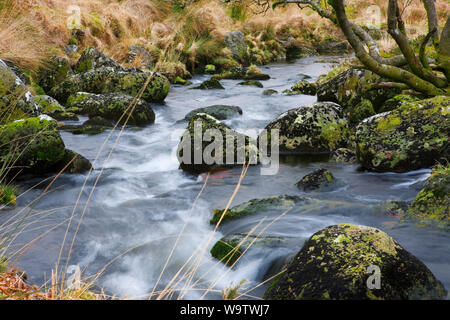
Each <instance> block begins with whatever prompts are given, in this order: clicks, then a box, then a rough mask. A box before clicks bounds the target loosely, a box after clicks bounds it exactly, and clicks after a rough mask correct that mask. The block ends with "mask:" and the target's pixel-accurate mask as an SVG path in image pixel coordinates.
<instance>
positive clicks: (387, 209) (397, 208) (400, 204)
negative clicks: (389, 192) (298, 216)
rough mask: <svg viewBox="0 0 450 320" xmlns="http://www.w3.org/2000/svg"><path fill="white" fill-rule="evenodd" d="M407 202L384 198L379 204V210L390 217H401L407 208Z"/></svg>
mask: <svg viewBox="0 0 450 320" xmlns="http://www.w3.org/2000/svg"><path fill="white" fill-rule="evenodd" d="M408 207H409V203H408V202H406V201H398V200H386V201H384V202H383V203H382V204H381V211H382V213H383V214H384V215H387V216H390V217H396V218H400V217H403V216H404V215H405V213H406V211H407V210H408Z"/></svg>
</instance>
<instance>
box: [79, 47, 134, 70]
mask: <svg viewBox="0 0 450 320" xmlns="http://www.w3.org/2000/svg"><path fill="white" fill-rule="evenodd" d="M101 67H111V68H113V69H114V70H116V71H125V68H123V67H122V66H121V65H120V64H118V63H117V62H116V61H114V60H113V59H111V58H110V57H108V56H107V55H105V54H104V53H102V52H100V51H99V50H97V49H96V48H92V47H90V48H87V49H85V50H84V51H83V53H82V54H81V57H80V59H78V61H77V63H76V64H75V66H74V67H73V70H74V71H75V73H82V72H86V71H89V70H92V69H96V68H101Z"/></svg>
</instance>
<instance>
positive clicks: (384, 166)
mask: <svg viewBox="0 0 450 320" xmlns="http://www.w3.org/2000/svg"><path fill="white" fill-rule="evenodd" d="M449 110H450V98H449V97H435V98H431V99H427V100H421V101H418V102H410V103H406V104H404V105H402V106H401V107H399V108H398V109H396V110H394V111H391V112H388V113H382V114H378V115H376V116H373V117H371V118H368V119H366V120H364V121H363V122H361V123H360V124H359V125H358V127H357V131H356V144H357V149H356V153H357V156H358V160H359V162H360V163H361V164H362V166H363V167H365V168H366V169H371V170H375V171H396V172H404V171H409V170H416V169H420V168H424V167H429V166H432V165H433V164H434V163H435V161H436V160H439V159H440V158H444V159H448V157H449V154H450V144H449V134H450V131H449V130H450V112H449Z"/></svg>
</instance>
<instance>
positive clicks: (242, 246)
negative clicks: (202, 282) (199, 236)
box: [210, 233, 284, 266]
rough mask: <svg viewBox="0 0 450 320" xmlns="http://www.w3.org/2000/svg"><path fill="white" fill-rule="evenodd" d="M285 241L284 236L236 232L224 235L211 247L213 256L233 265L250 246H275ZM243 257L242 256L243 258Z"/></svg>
mask: <svg viewBox="0 0 450 320" xmlns="http://www.w3.org/2000/svg"><path fill="white" fill-rule="evenodd" d="M283 242H284V240H283V238H280V237H270V236H256V235H252V234H245V233H234V234H230V235H228V236H225V237H223V238H222V239H220V240H219V241H217V242H216V243H215V244H214V246H213V247H212V248H211V251H210V253H211V256H212V257H213V258H215V259H217V260H220V261H221V262H223V263H224V264H226V265H228V266H232V265H234V264H235V263H236V261H237V260H238V259H239V258H240V257H241V256H242V255H243V254H244V253H245V252H246V251H248V250H250V248H254V247H269V248H274V247H276V246H277V245H280V244H282V243H283ZM241 259H242V258H241Z"/></svg>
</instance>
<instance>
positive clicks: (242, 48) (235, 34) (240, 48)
mask: <svg viewBox="0 0 450 320" xmlns="http://www.w3.org/2000/svg"><path fill="white" fill-rule="evenodd" d="M224 41H225V45H226V47H227V48H228V49H230V50H231V53H232V55H233V58H235V59H236V60H238V61H241V60H242V59H243V58H244V57H245V55H246V53H247V44H246V43H245V39H244V34H243V33H242V32H241V31H231V32H229V33H227V34H226V35H225V39H224Z"/></svg>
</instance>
